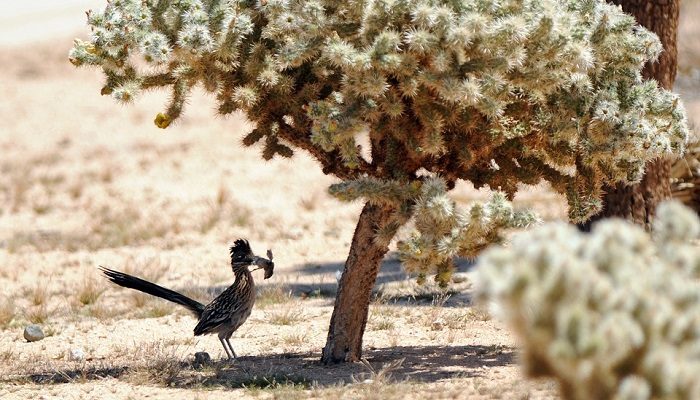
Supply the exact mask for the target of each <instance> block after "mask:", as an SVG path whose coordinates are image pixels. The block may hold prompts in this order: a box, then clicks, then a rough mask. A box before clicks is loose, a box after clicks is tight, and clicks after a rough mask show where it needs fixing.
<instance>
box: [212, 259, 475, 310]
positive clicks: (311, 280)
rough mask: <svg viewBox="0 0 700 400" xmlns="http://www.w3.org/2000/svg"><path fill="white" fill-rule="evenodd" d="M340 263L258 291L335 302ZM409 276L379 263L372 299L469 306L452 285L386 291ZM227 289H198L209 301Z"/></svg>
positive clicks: (460, 266)
mask: <svg viewBox="0 0 700 400" xmlns="http://www.w3.org/2000/svg"><path fill="white" fill-rule="evenodd" d="M344 265H345V264H344V263H343V262H332V263H323V264H320V263H308V264H304V265H301V266H297V267H295V268H293V269H290V270H285V271H283V273H284V274H285V275H287V276H290V275H297V276H301V277H303V279H302V281H303V282H284V283H274V282H273V283H269V282H260V283H258V284H257V286H258V287H259V288H265V287H266V286H275V285H278V286H282V287H283V288H284V289H285V291H288V292H290V293H291V294H292V296H294V297H301V298H307V297H317V298H328V299H334V298H335V294H336V292H337V290H338V284H337V281H336V273H341V272H342V271H343V268H344ZM473 266H474V263H473V262H472V261H470V260H467V259H457V260H455V273H465V272H468V271H469V270H471V269H472V267H473ZM409 278H410V277H409V275H408V274H407V273H406V272H405V271H404V269H403V267H402V266H401V262H400V261H399V260H398V259H396V258H387V259H385V260H384V261H383V262H382V265H381V268H380V270H379V275H378V276H377V281H376V283H375V285H374V295H375V297H381V298H382V302H383V303H384V304H389V305H391V304H395V305H407V304H414V305H432V304H434V303H435V302H436V301H438V300H440V299H443V300H444V301H440V304H441V305H443V306H446V307H458V306H468V305H470V304H471V296H470V294H469V293H468V292H466V291H464V290H461V289H462V288H459V287H457V286H456V285H451V287H449V288H447V290H441V289H438V288H436V287H434V286H432V287H431V286H425V287H424V288H419V289H418V290H415V291H412V292H408V293H395V292H392V291H389V290H387V288H388V287H391V286H392V285H395V284H398V283H401V282H406V283H408V282H409ZM226 288H227V286H223V285H218V286H213V287H205V288H201V289H202V290H204V291H205V292H207V293H208V294H209V295H210V296H212V298H213V297H214V296H216V295H218V294H219V293H221V292H222V291H224V290H225V289H226Z"/></svg>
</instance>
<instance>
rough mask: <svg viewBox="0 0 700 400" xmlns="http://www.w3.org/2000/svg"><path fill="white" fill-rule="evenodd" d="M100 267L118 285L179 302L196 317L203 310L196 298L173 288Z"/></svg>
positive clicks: (199, 315) (198, 316)
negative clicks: (191, 297)
mask: <svg viewBox="0 0 700 400" xmlns="http://www.w3.org/2000/svg"><path fill="white" fill-rule="evenodd" d="M100 269H101V270H102V272H103V273H104V274H105V275H106V276H107V278H108V279H109V280H110V281H112V282H114V283H116V284H117V285H119V286H123V287H125V288H129V289H135V290H138V291H139V292H144V293H147V294H150V295H151V296H156V297H160V298H161V299H165V300H168V301H171V302H173V303H175V304H179V305H181V306H183V307H185V308H187V309H188V310H190V311H191V312H192V313H193V314H194V315H195V316H196V317H197V318H200V317H201V316H202V312H204V304H202V303H200V302H198V301H196V300H193V299H190V298H189V297H187V296H185V295H184V294H180V293H178V292H176V291H174V290H170V289H166V288H164V287H162V286H158V285H156V284H155V283H151V282H149V281H145V280H143V279H141V278H137V277H135V276H132V275H129V274H125V273H123V272H119V271H115V270H112V269H109V268H105V267H102V266H100Z"/></svg>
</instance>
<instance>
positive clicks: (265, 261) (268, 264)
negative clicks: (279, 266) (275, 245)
mask: <svg viewBox="0 0 700 400" xmlns="http://www.w3.org/2000/svg"><path fill="white" fill-rule="evenodd" d="M252 264H253V265H255V266H257V268H255V269H254V270H253V271H257V270H259V269H262V270H265V275H264V279H269V278H270V277H271V276H272V274H273V272H274V269H275V263H274V262H272V250H267V258H265V257H258V256H254V258H253V263H252Z"/></svg>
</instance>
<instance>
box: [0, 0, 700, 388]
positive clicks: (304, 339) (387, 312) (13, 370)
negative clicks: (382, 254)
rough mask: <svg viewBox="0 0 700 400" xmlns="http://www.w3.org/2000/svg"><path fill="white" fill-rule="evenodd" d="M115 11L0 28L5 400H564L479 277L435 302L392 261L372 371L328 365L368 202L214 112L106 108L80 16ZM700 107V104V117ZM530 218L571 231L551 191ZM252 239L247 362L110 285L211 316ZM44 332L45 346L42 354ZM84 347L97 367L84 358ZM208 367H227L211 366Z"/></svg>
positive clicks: (147, 100) (458, 195)
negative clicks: (231, 256)
mask: <svg viewBox="0 0 700 400" xmlns="http://www.w3.org/2000/svg"><path fill="white" fill-rule="evenodd" d="M100 3H101V2H100V1H81V0H72V1H70V2H66V4H67V5H65V6H64V7H60V6H51V5H43V3H42V2H38V3H37V4H42V5H43V6H40V5H34V6H24V7H20V6H17V9H16V10H11V11H10V12H4V13H3V14H4V15H3V16H2V17H0V26H2V28H0V37H2V38H3V39H2V40H0V67H1V69H0V71H2V72H0V73H1V74H2V75H1V76H0V95H1V96H2V97H1V98H2V101H0V154H1V156H0V333H1V334H0V398H3V399H10V398H22V399H24V398H45V399H51V398H57V399H74V398H76V399H77V398H145V397H148V398H156V399H158V398H194V399H209V398H212V399H215V398H251V397H252V398H310V397H315V398H348V399H350V398H377V399H380V398H381V399H384V398H397V399H398V398H421V399H422V398H477V399H478V398H482V399H491V398H502V399H545V398H556V387H555V386H554V385H553V384H552V383H549V382H536V383H531V382H528V381H526V380H525V379H524V378H522V377H521V376H520V374H519V371H518V368H517V350H516V343H515V342H514V338H513V337H512V336H510V334H509V333H508V332H507V331H506V330H505V327H504V326H503V325H502V324H500V323H499V322H497V321H493V320H491V319H490V318H489V317H488V315H487V314H486V313H485V312H484V311H483V310H481V309H479V308H478V307H474V306H473V305H472V304H471V301H470V290H471V284H470V274H471V273H470V272H469V268H470V265H469V264H468V263H466V262H465V263H462V264H461V265H460V271H461V273H460V274H458V277H460V278H461V279H459V281H460V282H458V283H455V284H454V285H453V286H452V287H451V289H450V291H449V292H447V293H444V292H441V291H440V290H438V289H436V288H434V287H431V286H429V285H428V286H427V287H417V286H416V285H415V283H414V281H413V280H411V279H410V278H409V277H407V276H406V275H405V274H404V273H403V272H402V271H401V268H400V266H399V264H398V262H397V260H396V258H395V256H394V255H392V254H390V255H389V256H388V257H387V260H386V261H385V263H384V266H383V268H382V272H381V276H380V279H379V282H378V284H377V288H376V290H377V298H376V300H375V301H373V303H372V306H371V310H370V317H369V323H368V329H367V332H366V334H365V341H364V343H365V358H366V363H358V364H354V365H339V366H332V367H323V366H321V365H320V364H319V363H318V359H319V357H320V349H321V347H322V346H323V344H324V342H325V334H326V329H327V326H328V321H329V318H330V315H331V312H332V305H333V295H334V292H335V289H336V280H335V273H336V271H337V270H339V269H342V263H343V261H344V258H345V256H346V254H347V251H348V246H349V242H350V239H351V236H352V231H353V228H354V224H355V222H356V218H357V216H358V215H359V211H360V207H361V204H359V203H355V204H345V203H340V202H339V201H337V200H335V199H333V198H331V197H330V196H328V195H327V193H326V191H325V189H326V188H327V186H328V184H330V183H332V182H333V179H331V178H330V177H326V176H324V175H322V174H321V172H320V170H319V168H318V167H317V165H315V163H314V161H312V160H311V159H310V158H308V157H307V156H305V155H304V154H297V155H296V156H295V157H294V158H293V159H291V160H279V159H275V160H273V161H271V162H264V161H262V159H261V158H260V154H259V153H260V149H259V148H255V147H254V148H243V146H242V145H241V144H240V140H241V138H242V137H243V135H244V133H245V132H247V131H248V130H249V129H250V125H248V124H247V123H246V122H245V120H244V118H242V117H241V116H235V117H231V118H227V119H222V118H219V117H215V116H214V112H213V109H214V100H213V98H212V97H211V96H207V95H205V94H203V93H197V94H196V95H195V96H193V97H192V99H191V100H190V104H189V107H188V108H187V109H186V115H185V116H184V118H182V120H181V121H179V122H178V123H177V124H176V125H174V126H172V127H170V128H169V129H168V130H165V131H163V130H159V129H157V128H156V127H155V126H154V125H153V123H152V120H153V117H154V116H155V114H156V113H157V112H159V111H161V109H162V107H163V104H164V102H165V101H166V94H164V93H153V94H148V95H145V96H143V97H141V98H140V99H138V101H137V102H136V103H135V104H133V105H130V106H128V107H124V106H119V105H117V104H116V103H115V102H113V101H112V99H110V98H108V97H101V96H100V95H99V91H100V87H101V81H102V77H101V75H100V73H99V72H97V71H94V70H86V69H81V70H78V69H75V68H73V67H72V66H71V65H70V64H69V63H68V62H67V59H66V53H67V50H68V49H69V48H70V46H71V40H72V38H73V37H74V36H85V35H86V32H85V30H84V29H83V30H80V26H81V24H82V21H83V15H82V13H81V11H80V10H81V9H83V8H87V7H88V6H90V5H94V4H100ZM689 3H690V5H689V6H687V7H690V8H692V9H693V10H694V12H695V11H698V7H697V4H698V3H693V2H689ZM47 4H48V2H47ZM685 26H686V27H687V26H688V25H687V24H686V25H685ZM41 29H43V30H44V31H40V32H43V33H42V34H38V33H37V32H36V31H37V30H41ZM681 48H682V49H684V51H686V52H689V53H692V50H693V47H692V46H686V47H683V46H682V47H681ZM688 49H690V50H688ZM693 54H695V56H696V57H697V56H698V54H700V52H696V53H693ZM699 65H700V64H699ZM685 67H686V69H687V70H688V71H689V72H687V73H685V72H684V74H685V75H684V77H685V76H686V75H687V76H688V78H683V79H685V80H683V81H682V82H683V83H684V85H685V86H683V87H682V88H681V89H682V91H683V92H684V93H693V92H697V86H694V85H697V82H695V83H693V74H696V75H698V76H700V72H698V69H697V68H693V64H692V63H691V64H686V65H685ZM698 80H700V77H699V78H698ZM694 88H695V89H694ZM697 100H698V99H697V98H692V97H690V96H689V97H688V101H689V106H690V107H689V108H690V109H692V110H694V111H693V112H694V113H696V112H700V107H698V103H697ZM695 110H697V111H695ZM486 196H487V193H486V192H484V191H476V190H474V189H472V188H470V187H468V185H462V186H460V187H458V188H457V189H456V191H455V193H454V198H455V199H456V200H457V201H458V202H460V203H463V204H468V203H469V202H471V201H474V200H478V199H483V198H484V197H486ZM516 204H517V205H518V206H521V207H533V208H534V209H535V210H536V211H538V212H539V213H540V214H541V215H542V216H543V217H544V218H545V219H554V218H560V217H563V216H564V215H565V207H564V205H563V202H562V199H561V198H560V197H558V196H555V195H553V194H551V193H550V192H548V191H547V190H546V188H545V187H543V186H541V187H534V188H525V189H524V190H523V193H522V194H521V195H519V196H518V198H517V199H516ZM238 237H245V238H247V239H249V240H250V242H251V244H252V245H253V249H254V250H256V251H257V252H259V253H264V250H265V249H267V248H272V249H273V251H274V253H275V261H276V273H275V275H274V277H273V278H272V279H270V280H269V281H264V282H263V281H262V276H261V275H256V278H257V279H258V284H259V288H260V289H259V290H260V293H259V299H258V304H257V306H256V309H255V310H254V312H253V314H252V316H251V318H250V320H249V321H248V322H247V323H246V324H245V325H244V326H243V327H242V328H241V329H240V330H239V331H238V332H237V333H236V335H235V336H234V338H233V339H232V342H233V345H234V348H235V350H236V352H237V354H238V355H239V359H238V361H237V362H235V363H233V364H232V363H228V362H226V361H223V360H222V356H223V351H222V348H221V346H220V344H219V342H218V340H217V339H216V337H198V338H194V337H193V336H192V328H193V327H194V325H195V320H194V319H193V318H192V317H190V316H189V314H187V313H186V312H185V311H184V310H181V309H179V308H177V307H174V306H170V305H168V304H165V302H161V301H159V300H152V299H149V298H147V297H145V296H140V295H135V294H134V293H133V292H131V291H129V290H126V289H121V288H117V287H113V286H110V285H109V284H107V283H106V282H105V281H104V280H103V279H102V278H101V277H100V274H99V273H98V270H97V266H98V265H105V266H110V267H113V268H115V269H119V270H126V271H129V272H131V273H134V274H137V275H140V276H145V277H147V278H150V279H153V280H157V281H158V283H160V284H162V285H164V286H167V287H171V288H173V289H175V290H179V291H183V292H185V293H187V294H188V295H191V296H193V297H195V298H198V299H200V300H202V301H206V300H207V299H210V298H212V297H213V296H214V295H215V294H216V293H217V292H218V291H221V290H222V289H223V288H224V287H225V286H226V285H228V284H230V282H231V280H232V276H231V273H230V267H229V266H228V260H227V257H228V249H227V246H228V245H230V244H231V243H232V241H233V240H234V239H236V238H238ZM31 322H36V323H39V324H40V325H41V326H42V328H43V330H44V332H45V333H46V334H47V337H46V338H45V339H44V340H41V341H38V342H33V343H28V342H27V341H26V340H24V338H23V336H22V331H23V328H24V327H25V326H26V325H27V324H29V323H31ZM75 349H81V350H83V352H84V354H85V358H84V360H80V361H75V360H71V357H70V351H71V350H75ZM197 351H207V352H209V353H210V354H211V356H212V358H213V359H214V363H213V365H209V366H204V367H201V368H196V366H195V365H194V364H193V362H192V360H193V354H194V353H195V352H197Z"/></svg>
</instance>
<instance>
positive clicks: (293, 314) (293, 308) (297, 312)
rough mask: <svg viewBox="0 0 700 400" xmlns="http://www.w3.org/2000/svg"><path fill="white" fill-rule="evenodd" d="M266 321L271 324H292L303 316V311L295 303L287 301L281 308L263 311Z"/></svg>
mask: <svg viewBox="0 0 700 400" xmlns="http://www.w3.org/2000/svg"><path fill="white" fill-rule="evenodd" d="M265 316H266V319H267V322H269V323H271V324H272V325H294V324H296V323H297V322H299V321H301V320H302V319H303V318H304V312H303V311H302V310H301V309H300V307H299V305H298V304H296V303H289V304H288V305H287V306H285V307H284V308H283V309H281V310H275V311H269V312H266V313H265Z"/></svg>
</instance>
